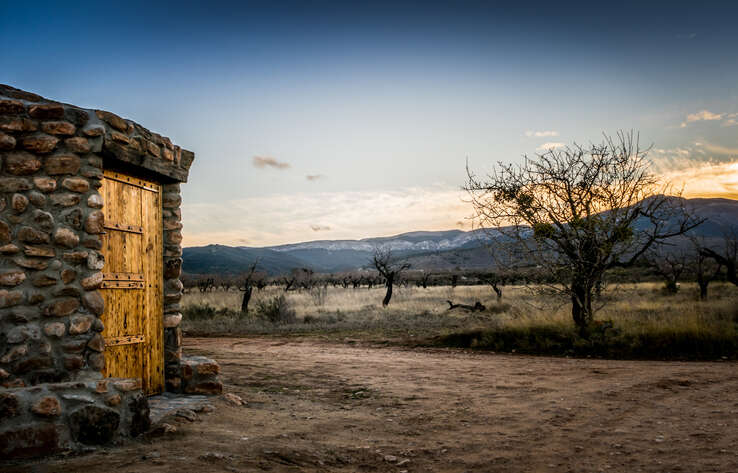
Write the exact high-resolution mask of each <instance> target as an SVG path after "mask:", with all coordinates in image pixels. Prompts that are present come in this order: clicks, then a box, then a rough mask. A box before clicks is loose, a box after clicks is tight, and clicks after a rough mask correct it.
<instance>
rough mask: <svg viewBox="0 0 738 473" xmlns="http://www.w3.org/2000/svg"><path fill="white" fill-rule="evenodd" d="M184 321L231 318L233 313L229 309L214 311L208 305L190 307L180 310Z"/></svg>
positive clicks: (213, 308) (214, 309)
mask: <svg viewBox="0 0 738 473" xmlns="http://www.w3.org/2000/svg"><path fill="white" fill-rule="evenodd" d="M182 312H183V313H182V316H183V317H184V319H185V320H210V319H215V318H218V317H231V316H233V315H234V312H233V311H232V310H230V309H227V308H223V309H216V308H215V307H211V306H209V305H191V306H187V307H185V308H184V310H182Z"/></svg>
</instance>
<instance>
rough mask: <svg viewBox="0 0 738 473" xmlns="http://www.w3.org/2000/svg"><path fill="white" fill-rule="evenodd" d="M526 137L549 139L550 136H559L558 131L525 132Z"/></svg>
mask: <svg viewBox="0 0 738 473" xmlns="http://www.w3.org/2000/svg"><path fill="white" fill-rule="evenodd" d="M525 136H527V137H529V138H530V137H535V138H548V137H550V136H559V132H558V131H532V130H528V131H526V132H525Z"/></svg>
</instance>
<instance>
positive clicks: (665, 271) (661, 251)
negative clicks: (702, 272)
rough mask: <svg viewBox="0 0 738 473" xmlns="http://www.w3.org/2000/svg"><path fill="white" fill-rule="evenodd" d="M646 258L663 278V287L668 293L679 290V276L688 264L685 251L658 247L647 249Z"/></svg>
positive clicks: (674, 292)
mask: <svg viewBox="0 0 738 473" xmlns="http://www.w3.org/2000/svg"><path fill="white" fill-rule="evenodd" d="M646 260H647V261H648V263H649V264H650V265H651V267H653V269H654V270H655V271H656V272H657V273H659V275H660V276H661V277H662V278H664V289H665V290H666V292H667V293H669V294H676V293H677V292H679V278H680V277H681V276H682V273H684V271H685V270H686V269H687V268H688V266H689V255H688V254H687V252H685V251H680V250H676V249H675V250H673V251H668V248H663V247H662V248H658V249H653V250H651V251H649V252H648V253H647V255H646Z"/></svg>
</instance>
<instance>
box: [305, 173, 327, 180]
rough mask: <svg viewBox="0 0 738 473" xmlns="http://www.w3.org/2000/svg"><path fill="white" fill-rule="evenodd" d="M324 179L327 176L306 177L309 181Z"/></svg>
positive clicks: (314, 175) (309, 175)
mask: <svg viewBox="0 0 738 473" xmlns="http://www.w3.org/2000/svg"><path fill="white" fill-rule="evenodd" d="M324 177H325V176H324V175H322V174H308V175H307V176H305V179H307V180H308V181H318V180H320V179H323V178H324Z"/></svg>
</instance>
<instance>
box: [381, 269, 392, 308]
mask: <svg viewBox="0 0 738 473" xmlns="http://www.w3.org/2000/svg"><path fill="white" fill-rule="evenodd" d="M394 283H395V274H394V273H390V274H389V275H387V294H385V295H384V300H383V301H382V307H387V304H389V303H390V299H392V285H393V284H394Z"/></svg>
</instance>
